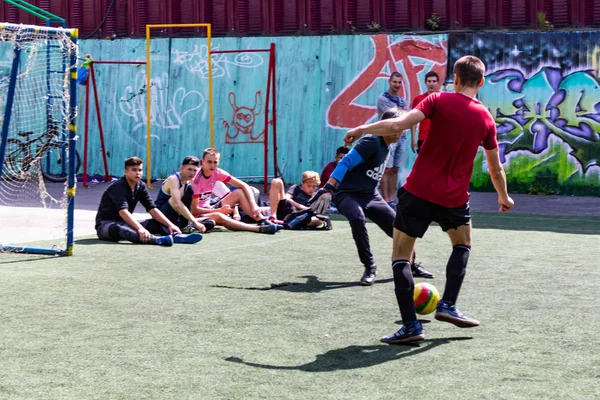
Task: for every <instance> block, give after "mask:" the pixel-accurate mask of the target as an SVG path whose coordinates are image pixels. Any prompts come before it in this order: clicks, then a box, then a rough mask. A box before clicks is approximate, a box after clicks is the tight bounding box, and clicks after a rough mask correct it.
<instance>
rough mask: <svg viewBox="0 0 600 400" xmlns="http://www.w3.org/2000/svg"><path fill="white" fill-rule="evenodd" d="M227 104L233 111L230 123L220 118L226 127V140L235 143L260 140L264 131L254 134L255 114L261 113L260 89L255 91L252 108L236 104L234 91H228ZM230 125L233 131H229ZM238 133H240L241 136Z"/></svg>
mask: <svg viewBox="0 0 600 400" xmlns="http://www.w3.org/2000/svg"><path fill="white" fill-rule="evenodd" d="M229 104H230V105H231V109H232V111H233V115H232V119H231V125H230V124H229V123H228V122H226V121H224V120H222V124H223V126H224V127H225V129H226V138H227V141H228V142H230V141H231V142H236V143H247V142H250V143H252V142H258V141H261V140H262V139H261V138H262V135H263V134H264V131H263V132H260V133H259V134H257V135H256V136H255V135H254V124H255V123H256V116H257V115H259V114H260V113H261V109H262V95H261V93H260V91H258V92H256V96H255V98H254V106H253V107H252V108H250V107H247V106H238V105H237V102H236V96H235V93H233V92H231V93H229ZM232 125H233V128H234V129H235V132H230V128H231V126H232ZM240 133H241V134H242V135H241V136H240Z"/></svg>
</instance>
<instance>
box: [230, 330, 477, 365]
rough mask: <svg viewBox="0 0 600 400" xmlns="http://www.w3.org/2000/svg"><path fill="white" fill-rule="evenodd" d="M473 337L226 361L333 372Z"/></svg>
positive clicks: (413, 353) (373, 363) (405, 355)
mask: <svg viewBox="0 0 600 400" xmlns="http://www.w3.org/2000/svg"><path fill="white" fill-rule="evenodd" d="M471 339H473V338H472V337H452V338H443V339H426V340H423V341H422V342H419V343H417V344H414V343H413V344H410V345H404V346H401V345H387V344H380V345H376V346H348V347H344V348H341V349H336V350H330V351H328V352H327V353H324V354H319V355H317V358H316V359H315V360H314V361H312V362H309V363H306V364H301V365H296V366H285V365H269V364H259V363H253V362H248V361H244V360H242V359H241V358H239V357H229V358H226V359H225V361H229V362H233V363H238V364H243V365H247V366H249V367H256V368H264V369H280V370H286V369H287V370H298V371H304V372H329V371H337V370H345V369H358V368H367V367H372V366H374V365H378V364H383V363H385V362H388V361H395V360H401V359H403V358H405V357H412V356H416V355H419V354H421V353H424V352H426V351H429V350H431V349H434V348H436V347H438V346H441V345H444V344H448V343H452V342H456V341H462V340H471Z"/></svg>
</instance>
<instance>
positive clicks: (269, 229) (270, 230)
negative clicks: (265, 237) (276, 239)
mask: <svg viewBox="0 0 600 400" xmlns="http://www.w3.org/2000/svg"><path fill="white" fill-rule="evenodd" d="M281 228H283V225H274V224H266V225H259V227H258V233H266V234H269V235H274V234H276V233H277V232H278V231H279V230H280V229H281Z"/></svg>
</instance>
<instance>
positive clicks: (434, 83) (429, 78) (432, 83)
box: [410, 71, 440, 154]
mask: <svg viewBox="0 0 600 400" xmlns="http://www.w3.org/2000/svg"><path fill="white" fill-rule="evenodd" d="M439 83H440V77H439V75H438V74H437V73H436V72H435V71H429V72H428V73H426V74H425V86H427V91H426V92H425V93H423V94H420V95H418V96H416V97H415V98H414V99H413V102H412V104H411V105H410V108H411V109H413V108H416V107H417V106H418V105H419V103H420V102H422V101H423V100H425V98H426V97H427V96H429V95H430V94H432V93H435V92H437V91H438V84H439ZM429 124H430V121H429V118H425V119H424V120H423V121H421V123H420V124H419V130H418V131H419V135H418V136H419V139H418V140H417V137H416V136H417V135H412V151H416V152H417V154H419V150H421V146H422V145H423V142H424V141H425V139H426V138H427V134H428V133H429ZM416 128H417V127H416V126H413V129H412V130H413V132H414V131H416Z"/></svg>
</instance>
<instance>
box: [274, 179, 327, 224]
mask: <svg viewBox="0 0 600 400" xmlns="http://www.w3.org/2000/svg"><path fill="white" fill-rule="evenodd" d="M318 186H319V174H317V173H316V172H315V171H305V172H303V173H302V184H301V185H292V186H290V188H289V189H288V190H287V192H285V190H284V184H283V181H282V180H281V179H279V178H275V179H273V180H272V181H271V189H270V190H269V202H270V204H271V218H273V219H274V220H281V221H283V222H284V223H285V222H288V220H289V219H290V218H294V216H295V215H294V213H295V212H296V211H301V210H308V209H309V207H308V200H310V197H311V196H312V195H313V193H314V192H315V191H316V190H317V187H318ZM322 223H323V221H321V219H319V218H317V217H314V216H313V217H311V220H310V222H309V223H308V224H307V227H309V228H313V227H318V226H320V225H322Z"/></svg>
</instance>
